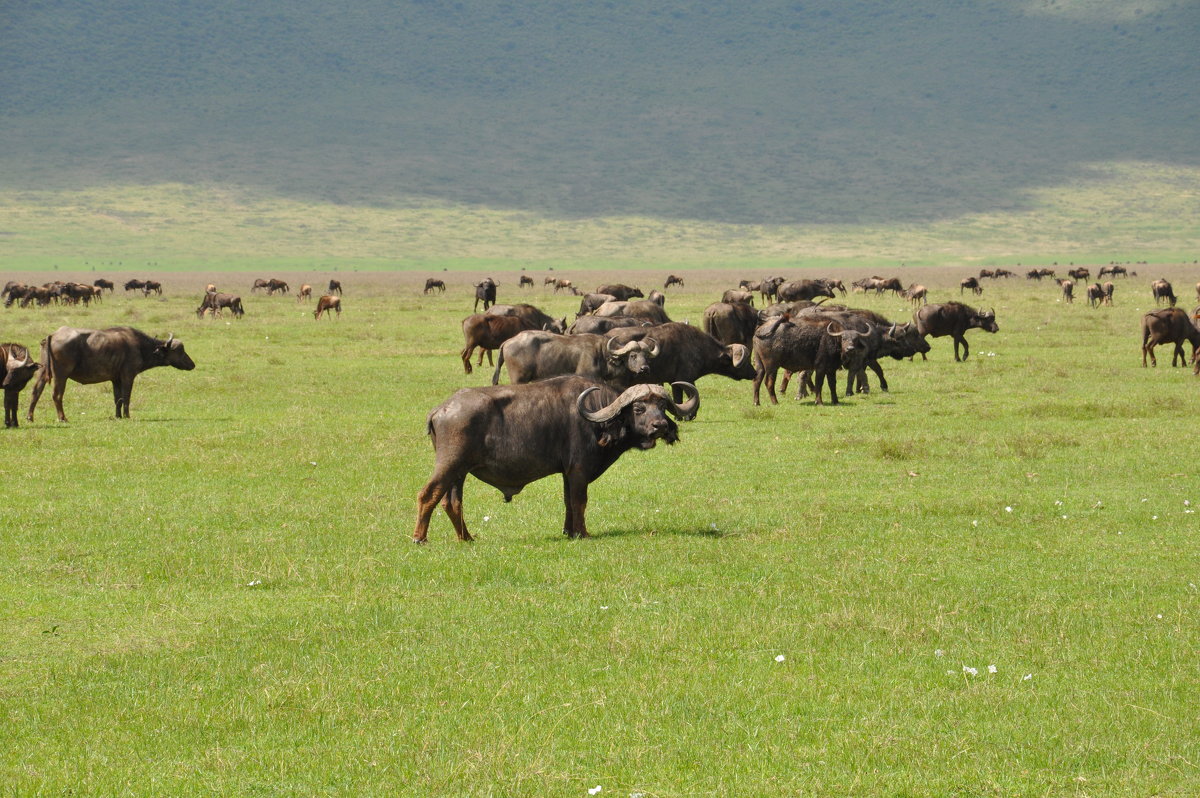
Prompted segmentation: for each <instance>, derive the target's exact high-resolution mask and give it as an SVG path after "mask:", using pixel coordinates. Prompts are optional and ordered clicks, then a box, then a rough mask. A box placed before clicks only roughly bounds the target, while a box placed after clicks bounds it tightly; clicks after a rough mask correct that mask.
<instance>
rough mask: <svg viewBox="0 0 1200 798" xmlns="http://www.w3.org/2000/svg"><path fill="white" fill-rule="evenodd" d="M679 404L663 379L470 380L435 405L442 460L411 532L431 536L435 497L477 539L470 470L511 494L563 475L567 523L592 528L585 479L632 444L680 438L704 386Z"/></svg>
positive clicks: (434, 433)
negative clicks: (465, 507) (621, 382)
mask: <svg viewBox="0 0 1200 798" xmlns="http://www.w3.org/2000/svg"><path fill="white" fill-rule="evenodd" d="M676 387H677V389H679V390H681V391H683V392H685V393H687V394H689V398H688V400H687V401H686V402H683V403H679V404H677V403H676V402H675V401H672V399H671V397H670V396H668V395H667V392H666V391H665V390H664V389H663V388H662V387H661V386H657V385H636V386H634V387H632V388H629V389H627V390H625V391H623V392H621V393H620V394H618V393H617V392H616V391H615V390H613V389H612V388H610V387H608V386H607V385H604V384H603V383H599V382H596V381H594V380H589V379H586V378H584V377H577V376H567V377H557V378H554V379H549V380H545V381H543V382H537V383H532V384H528V385H503V386H485V387H482V388H463V389H462V390H459V391H457V392H456V393H455V394H454V395H453V396H451V397H450V398H449V399H447V400H446V401H445V402H443V403H442V404H441V405H439V406H438V407H436V408H434V409H433V410H432V411H431V412H430V413H429V418H428V421H427V422H426V429H427V430H428V432H429V435H430V437H431V438H432V440H433V448H434V453H435V462H434V467H433V474H432V475H431V476H430V478H429V482H428V483H427V484H426V485H425V487H424V488H422V489H421V492H420V493H419V494H418V495H417V524H416V528H415V529H414V530H413V540H414V541H415V542H417V543H424V542H425V541H426V537H427V535H428V533H429V519H430V516H432V515H433V510H434V508H435V507H436V506H437V504H438V502H439V501H440V502H441V503H442V507H443V508H445V510H446V515H447V516H449V518H450V523H451V524H453V525H454V531H455V533H457V535H458V539H459V540H471V534H470V533H469V532H468V531H467V525H466V523H465V522H464V521H463V512H462V499H463V496H462V495H463V483H464V482H465V481H466V478H467V475H468V474H471V475H473V476H475V477H476V478H477V479H479V480H480V481H482V482H486V483H487V484H489V485H491V486H492V487H494V488H496V489H497V490H499V491H500V492H501V493H502V494H504V500H505V501H512V497H513V496H515V495H517V494H518V493H520V492H521V490H522V489H523V488H524V487H525V486H526V485H528V484H529V483H530V482H535V481H537V480H539V479H541V478H543V477H548V476H550V475H552V474H562V475H563V502H564V503H565V504H566V518H565V519H564V521H563V533H564V534H565V535H567V536H568V537H570V538H585V537H587V536H588V531H587V524H586V522H585V520H584V515H585V513H586V511H587V493H588V485H589V484H591V483H592V482H594V481H595V480H596V479H598V478H599V477H600V476H601V475H602V474H603V473H604V472H605V471H606V470H608V468H609V466H611V465H612V464H613V463H615V462H616V461H617V459H618V458H620V456H621V455H622V454H624V453H625V452H627V451H628V450H630V449H633V448H637V449H652V448H654V446H655V444H656V443H658V441H659V440H663V441H665V442H666V443H668V444H671V443H674V442H675V441H677V440H679V427H678V426H677V425H676V424H675V422H674V421H672V420H671V419H669V418H667V415H666V414H667V413H670V414H671V415H673V416H675V417H676V418H678V419H680V420H687V419H691V418H694V417H695V415H696V411H697V410H698V409H699V408H700V392H699V391H697V390H696V387H695V386H694V385H687V384H683V383H680V384H679V385H678V386H676Z"/></svg>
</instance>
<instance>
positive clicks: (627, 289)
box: [592, 283, 646, 302]
mask: <svg viewBox="0 0 1200 798" xmlns="http://www.w3.org/2000/svg"><path fill="white" fill-rule="evenodd" d="M592 293H595V294H612V295H613V296H615V297H616V298H617V299H618V300H619V301H621V302H626V301H628V300H630V299H640V298H642V297H644V296H646V295H645V294H643V293H642V289H640V288H635V287H633V286H631V285H624V284H623V283H609V284H607V285H602V286H600V287H599V288H597V289H596V290H595V291H593V292H592Z"/></svg>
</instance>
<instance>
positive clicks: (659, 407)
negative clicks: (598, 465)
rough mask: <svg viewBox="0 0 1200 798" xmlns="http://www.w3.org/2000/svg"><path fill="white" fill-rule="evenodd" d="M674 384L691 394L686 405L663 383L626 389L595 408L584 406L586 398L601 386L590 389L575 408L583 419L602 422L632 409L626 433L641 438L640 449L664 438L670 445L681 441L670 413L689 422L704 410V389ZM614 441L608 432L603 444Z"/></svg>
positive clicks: (604, 436) (686, 384) (605, 422)
mask: <svg viewBox="0 0 1200 798" xmlns="http://www.w3.org/2000/svg"><path fill="white" fill-rule="evenodd" d="M672 385H673V386H674V387H676V388H679V389H680V390H681V391H683V392H684V393H686V394H687V395H688V399H687V400H686V401H684V402H683V403H682V404H676V403H675V401H674V400H673V399H671V395H670V393H669V392H668V391H667V390H666V389H665V388H663V387H662V386H661V385H635V386H633V387H632V388H628V389H626V390H625V391H624V392H622V393H621V395H620V396H618V397H617V398H616V399H614V400H613V401H612V402H611V403H610V404H609V405H608V406H607V407H602V408H600V409H599V410H594V411H593V410H586V409H584V400H585V399H587V397H588V394H590V393H592V392H593V391H598V390H599V388H588V389H587V390H585V391H583V393H581V394H579V398H578V399H577V400H576V401H575V407H576V408H577V409H578V410H579V415H581V416H583V418H585V419H587V420H588V421H590V422H592V423H593V424H602V425H603V424H610V423H612V422H613V421H615V420H616V419H617V418H618V417H619V416H621V415H622V413H623V412H624V411H625V410H626V408H628V410H629V415H628V418H627V420H626V421H625V423H624V424H623V425H622V426H623V427H624V431H625V433H626V434H630V435H632V436H633V437H634V438H636V439H637V444H636V445H637V446H638V448H640V449H653V448H654V446H655V444H656V443H658V440H659V439H660V438H661V439H663V440H664V441H666V442H667V443H668V444H671V443H674V442H675V441H677V440H679V427H678V425H676V424H675V422H674V421H672V420H671V419H669V418H667V415H666V414H667V413H670V414H671V415H673V416H675V418H677V419H680V420H681V421H688V420H690V419H692V418H695V416H696V411H697V410H699V409H700V392H699V391H698V390H696V386H695V385H692V384H691V383H690V382H675V383H672ZM610 440H611V438H610V435H609V433H607V432H605V433H604V434H603V436H602V437H601V439H600V443H601V445H606V444H607V443H608V442H609V441H610Z"/></svg>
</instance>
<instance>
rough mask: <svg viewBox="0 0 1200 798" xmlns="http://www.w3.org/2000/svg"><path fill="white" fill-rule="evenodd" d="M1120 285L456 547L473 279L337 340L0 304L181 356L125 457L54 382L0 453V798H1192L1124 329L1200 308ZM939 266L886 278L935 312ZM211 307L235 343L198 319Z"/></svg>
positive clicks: (1176, 485) (279, 323)
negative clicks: (898, 281) (443, 493)
mask: <svg viewBox="0 0 1200 798" xmlns="http://www.w3.org/2000/svg"><path fill="white" fill-rule="evenodd" d="M77 268H79V269H80V270H79V271H78V272H76V273H74V274H75V276H79V277H81V278H83V277H86V278H87V280H88V282H90V281H91V279H93V278H94V277H95V276H108V277H112V278H117V277H126V276H132V274H133V273H134V271H135V269H136V270H137V271H136V273H137V274H138V276H151V273H150V272H149V271H148V270H147V269H146V268H144V267H142V266H140V265H139V266H137V267H133V268H129V267H127V268H126V269H125V270H124V272H120V270H118V269H116V268H111V267H110V268H106V267H104V266H101V267H100V268H99V269H98V270H97V271H96V272H95V273H93V272H92V271H90V270H89V269H83V268H82V267H77ZM1139 268H1140V271H1141V274H1140V276H1139V277H1137V278H1131V279H1129V280H1128V281H1119V282H1118V287H1117V293H1116V305H1115V307H1112V308H1101V309H1091V308H1089V307H1087V305H1086V303H1085V302H1083V301H1082V300H1080V301H1077V302H1076V303H1075V304H1074V305H1072V306H1066V305H1063V304H1062V303H1061V302H1059V301H1058V300H1059V295H1058V291H1057V289H1056V287H1055V286H1054V285H1053V284H1050V283H1042V284H1031V283H1028V282H1027V281H1025V280H1023V279H1022V280H1010V281H1008V282H1001V283H991V282H989V283H987V285H986V293H985V294H984V297H983V298H982V300H981V301H980V302H979V304H982V305H985V306H994V307H995V309H996V312H997V316H998V321H999V324H1000V332H999V334H997V335H994V336H990V335H987V334H984V333H980V332H978V331H974V332H972V333H971V334H970V340H971V345H972V355H971V358H970V359H969V360H968V361H967V362H965V363H955V362H954V361H953V357H952V354H951V350H950V344H949V341H948V339H938V340H935V341H933V345H934V349H933V351H932V352H931V353H930V357H929V360H928V361H926V362H922V361H920V360H919V359H918V360H917V361H916V362H914V363H908V362H902V363H891V364H885V368H886V369H887V372H888V375H889V381H890V382H891V385H892V391H891V392H890V393H889V394H881V393H879V392H878V391H874V392H872V393H871V394H870V395H868V396H861V397H851V398H849V399H847V400H846V401H845V402H844V403H843V404H842V405H840V406H837V407H830V406H824V407H815V406H814V405H813V404H812V403H811V401H806V402H797V401H795V400H794V399H792V398H788V399H787V400H786V401H783V402H781V404H780V405H779V406H778V407H772V406H767V405H764V406H763V407H762V408H754V407H753V406H752V405H751V386H750V384H749V383H748V382H738V383H735V382H732V381H729V380H725V379H722V378H717V377H708V378H705V379H703V380H701V381H700V384H699V387H700V390H701V396H702V407H701V410H700V413H699V417H698V418H697V419H696V420H695V421H693V422H691V423H689V424H686V425H683V426H682V440H681V441H680V442H679V443H678V444H677V445H675V446H673V447H665V446H660V447H658V448H656V449H654V450H652V451H649V452H631V453H629V454H627V455H626V456H625V457H624V458H622V460H621V461H620V462H619V463H618V464H617V465H616V466H614V467H613V468H612V469H611V470H610V471H609V473H608V474H606V475H605V476H604V477H603V478H602V479H601V480H599V481H598V482H596V483H594V484H593V486H592V490H591V501H590V505H589V514H588V520H589V527H590V529H591V531H592V533H593V535H594V538H593V539H590V540H587V541H579V542H571V541H568V540H566V539H565V538H564V537H563V536H562V535H561V533H560V531H559V530H560V529H561V521H562V519H561V514H562V510H561V508H562V502H561V486H560V483H559V481H558V480H556V479H547V480H544V481H542V482H539V483H535V484H533V485H531V486H529V488H527V489H526V491H525V492H524V493H522V494H521V495H520V496H518V497H517V498H516V499H515V500H514V501H513V503H512V504H505V503H504V502H503V501H502V499H501V496H500V494H499V493H497V492H496V491H494V490H492V489H490V488H488V487H486V486H484V485H482V483H479V482H477V481H474V480H470V481H468V483H467V487H466V494H465V511H466V518H467V522H468V525H469V526H470V528H471V530H472V532H473V534H475V535H476V537H477V538H478V540H477V542H476V543H474V544H461V543H458V542H457V541H456V540H455V539H454V535H453V531H452V530H451V528H450V525H449V522H448V520H447V519H446V518H445V516H444V514H443V513H442V512H441V511H440V510H439V511H438V512H437V513H436V514H435V516H434V521H433V525H432V528H431V531H430V543H429V545H427V546H423V547H417V546H413V545H412V544H411V543H410V542H409V537H410V535H411V532H412V526H413V521H414V503H415V496H416V493H417V491H418V490H419V489H420V487H421V486H422V485H423V484H424V482H425V480H426V479H427V477H428V475H429V472H430V469H431V466H432V449H431V446H430V444H429V441H428V440H427V438H426V435H425V423H424V419H425V414H426V413H427V412H428V410H429V409H430V408H432V407H433V406H435V405H436V404H438V403H440V402H441V401H442V400H443V399H444V398H446V397H447V396H448V395H449V394H450V393H451V392H452V391H454V390H455V389H456V388H458V387H461V386H463V385H477V384H482V383H484V382H485V381H486V380H487V378H488V376H489V374H490V372H489V370H488V369H486V367H485V368H484V369H481V370H477V371H476V373H475V374H473V375H471V376H470V377H467V376H465V375H464V374H463V373H462V368H461V364H460V363H459V360H458V351H459V349H460V348H461V346H462V342H461V334H460V331H459V325H458V322H459V320H460V319H461V318H462V317H463V316H465V315H466V314H467V312H469V310H470V303H471V300H470V294H469V288H468V285H467V283H468V280H469V279H470V278H471V277H472V276H473V275H472V274H471V273H465V272H464V273H461V274H459V273H453V274H451V275H449V276H447V281H448V282H449V284H450V290H449V291H448V292H447V293H446V295H445V296H434V297H423V296H421V294H420V292H419V286H420V285H421V284H422V283H423V280H424V277H425V276H427V275H426V274H425V273H420V272H402V273H385V272H371V273H367V272H363V273H360V274H353V273H350V274H346V273H344V272H343V273H340V274H338V275H337V276H339V277H340V279H342V280H343V282H344V284H345V286H346V296H345V299H344V305H345V312H344V313H343V315H342V318H341V320H340V321H328V322H327V321H321V322H316V321H314V320H313V318H312V314H311V306H298V305H297V304H296V301H295V299H294V298H292V297H284V298H278V297H276V298H266V297H260V296H252V295H250V293H249V285H250V282H251V279H252V278H253V277H257V276H270V275H269V274H268V273H266V272H263V273H261V274H260V273H258V271H257V270H256V272H255V273H249V270H247V271H246V272H244V273H243V272H238V273H231V272H225V271H221V270H220V269H219V268H218V267H214V271H213V272H212V273H196V274H181V273H166V274H164V275H163V277H164V284H165V288H166V295H165V297H164V298H163V299H161V300H157V299H144V298H142V297H140V296H133V295H128V296H126V295H122V294H121V293H120V291H119V290H118V294H117V295H115V296H113V297H111V298H108V299H106V300H105V302H104V303H103V305H101V306H99V307H93V308H91V309H86V310H75V309H68V308H57V307H52V308H48V309H41V310H34V309H27V310H21V309H19V308H11V309H8V310H0V313H3V321H4V325H3V326H4V334H3V340H14V341H19V342H23V343H25V344H27V345H30V346H34V345H36V343H37V341H39V340H40V339H41V338H42V337H44V336H45V335H46V334H48V333H49V332H51V331H53V330H54V329H55V328H56V327H58V326H59V325H61V324H71V325H74V326H81V327H101V326H108V325H111V324H130V325H133V326H136V327H139V328H141V329H143V330H145V331H147V332H149V333H151V334H155V335H165V334H166V333H168V332H173V333H174V334H175V336H176V337H177V338H180V339H181V340H183V341H184V342H185V344H186V346H187V350H188V352H189V353H190V354H191V355H192V357H193V358H194V359H195V361H196V363H197V368H196V369H195V371H193V372H190V373H183V372H177V371H173V370H167V369H157V370H154V371H151V372H147V373H146V374H144V375H142V376H141V377H140V378H139V379H138V381H137V384H136V385H135V387H134V390H133V401H132V416H133V417H132V419H130V420H128V421H119V422H118V421H115V420H112V419H111V418H110V416H111V414H112V399H111V391H109V389H108V388H107V386H81V385H77V384H74V383H72V384H70V385H69V386H68V388H67V392H66V411H67V414H68V417H69V418H70V422H69V423H68V424H65V425H64V424H60V423H58V422H57V421H55V420H54V413H53V404H52V403H51V401H50V396H49V393H48V392H47V394H46V395H44V396H43V399H42V402H41V403H40V404H39V406H38V408H37V416H36V421H35V422H34V423H32V424H28V423H24V422H23V423H22V426H21V428H20V429H17V430H6V431H5V432H4V433H3V437H4V443H5V448H6V452H7V456H6V457H5V458H4V459H3V464H2V465H0V469H2V471H3V477H4V483H5V485H6V491H5V493H6V497H5V509H4V511H3V532H2V537H0V540H2V543H3V545H2V546H0V607H2V608H3V612H2V613H0V640H3V642H2V643H0V695H2V696H3V700H2V701H0V712H2V716H0V729H3V731H2V732H0V739H2V740H3V741H4V744H3V745H2V746H0V784H3V785H4V790H3V791H4V792H6V793H10V794H17V795H68V794H70V795H197V794H215V795H272V796H276V795H278V796H282V795H496V796H502V795H503V796H509V795H531V796H533V795H539V796H541V795H565V796H572V795H580V796H582V795H587V794H588V791H589V790H591V789H594V788H595V787H596V786H601V787H602V788H603V791H602V792H601V793H599V794H600V795H601V796H611V795H615V796H629V795H635V794H640V795H643V796H647V797H649V796H684V795H747V796H749V795H887V796H894V795H906V796H907V795H912V796H947V795H961V796H979V795H997V796H1000V795H1003V796H1010V795H1039V796H1046V795H1052V796H1057V795H1071V796H1084V795H1088V796H1101V795H1103V796H1113V795H1116V796H1126V795H1128V796H1151V795H1155V796H1190V795H1195V794H1196V793H1197V792H1198V791H1200V771H1198V768H1197V765H1198V764H1200V722H1198V721H1197V719H1196V712H1195V707H1196V706H1197V705H1200V678H1198V677H1200V666H1198V664H1197V662H1198V660H1197V654H1198V651H1200V632H1198V629H1200V624H1198V623H1197V620H1198V618H1197V616H1198V614H1200V588H1198V587H1197V585H1200V567H1198V563H1200V544H1198V543H1197V540H1196V534H1195V530H1196V528H1197V524H1196V521H1195V518H1196V516H1195V514H1194V513H1193V510H1194V509H1195V508H1196V506H1197V505H1200V484H1198V483H1197V480H1196V471H1195V468H1194V466H1193V464H1192V458H1191V452H1193V451H1195V450H1196V449H1197V443H1198V442H1200V440H1198V438H1200V436H1198V434H1197V433H1196V431H1195V430H1194V429H1193V428H1192V427H1191V426H1190V422H1189V421H1188V420H1187V419H1189V418H1192V417H1194V411H1195V407H1196V396H1197V391H1198V390H1200V384H1198V382H1197V378H1196V377H1194V376H1193V375H1192V373H1191V370H1190V369H1179V368H1176V369H1172V368H1170V367H1167V363H1169V360H1170V355H1169V352H1164V351H1161V350H1160V353H1159V354H1160V358H1159V359H1160V365H1159V367H1158V368H1157V369H1153V370H1150V369H1146V370H1144V369H1142V367H1141V363H1140V353H1139V343H1140V342H1139V336H1138V320H1139V318H1140V316H1141V314H1142V312H1144V311H1145V310H1146V309H1147V307H1148V305H1149V291H1148V287H1147V285H1148V282H1149V280H1150V279H1152V278H1154V277H1158V276H1160V274H1163V275H1165V276H1167V277H1168V278H1170V279H1172V280H1173V281H1174V282H1175V285H1176V290H1177V292H1178V293H1180V295H1181V296H1183V297H1184V300H1183V304H1185V306H1187V307H1190V306H1191V304H1192V302H1191V298H1190V297H1191V294H1192V288H1191V286H1192V284H1193V283H1194V282H1195V280H1197V279H1200V269H1198V267H1195V266H1191V265H1187V266H1184V265H1182V264H1178V263H1175V264H1155V265H1151V266H1145V267H1139ZM437 273H438V274H440V269H439V270H438V272H437ZM557 273H560V274H564V275H566V276H570V270H569V269H567V268H565V267H564V268H562V269H560V270H559V271H558V272H557ZM665 273H666V270H665V269H663V270H659V269H657V268H655V269H646V268H644V267H643V268H642V270H641V271H633V272H630V273H629V274H628V276H629V279H630V280H631V281H637V282H640V283H641V284H642V286H643V287H649V286H651V285H654V284H658V285H661V280H662V279H663V277H664V276H665ZM867 273H869V268H868V267H864V268H854V269H845V270H843V271H842V272H839V273H838V276H842V277H843V278H845V279H847V282H849V280H851V279H855V278H857V277H861V276H865V274H867ZM966 273H967V271H966V269H965V268H963V269H952V268H942V269H925V270H918V269H912V268H910V269H909V270H908V271H906V273H905V278H906V280H907V279H908V278H909V277H911V278H912V279H914V280H921V281H922V282H925V284H926V285H929V286H930V287H931V299H933V300H934V301H937V300H945V299H948V298H951V297H953V298H956V299H957V298H958V295H957V288H956V286H957V283H958V280H959V278H960V277H962V276H965V274H966ZM542 275H543V272H537V273H536V274H535V277H536V278H537V279H538V282H539V283H540V282H541V279H540V278H541V276H542ZM51 276H53V275H50V274H47V275H39V277H42V278H44V279H50V277H51ZM68 276H70V275H68ZM281 276H285V277H290V278H291V282H292V284H293V286H295V285H296V284H298V283H299V282H300V281H302V280H307V281H308V282H311V283H313V284H314V285H315V286H318V290H319V287H321V286H323V285H324V284H325V282H326V281H327V280H328V279H329V277H331V276H335V275H334V274H333V273H332V272H329V271H320V272H316V271H314V272H312V273H310V274H303V273H296V274H288V275H281ZM497 276H498V277H499V278H500V279H501V283H502V286H501V295H500V299H501V301H515V300H516V298H517V297H518V294H517V289H516V288H515V285H516V280H517V273H516V272H505V273H503V274H498V275H497ZM584 276H585V278H586V279H587V281H588V282H589V283H590V282H599V280H598V279H595V280H593V279H592V277H591V276H588V275H587V274H585V275H584ZM742 276H744V277H758V276H761V275H759V274H757V273H756V272H751V273H748V274H746V273H741V272H735V271H725V272H719V271H715V270H695V271H692V272H689V273H688V274H687V275H686V277H687V280H688V285H687V288H686V289H684V290H676V289H672V291H671V292H670V295H669V299H668V304H667V310H668V312H669V313H671V315H672V317H673V318H674V319H676V320H685V319H686V320H690V321H692V322H693V323H699V321H700V315H701V310H702V309H703V307H704V306H705V305H707V304H708V303H709V302H710V301H712V299H714V298H716V296H718V295H719V291H720V290H721V289H723V288H725V287H729V286H730V285H732V284H735V283H736V280H737V278H738V277H742ZM209 279H215V281H216V282H217V283H218V284H219V285H220V286H221V288H222V289H223V290H233V291H235V292H238V293H241V294H242V295H243V297H244V299H245V303H246V310H247V315H246V317H245V319H243V320H241V321H236V320H232V319H228V318H226V319H222V320H216V321H214V320H211V319H206V320H203V321H201V320H197V319H196V318H195V315H194V313H193V310H194V308H195V306H196V305H197V304H198V301H199V298H200V291H201V288H202V286H203V285H204V283H206V282H207V281H208V280H209ZM522 296H526V295H522ZM526 298H531V299H532V301H534V302H535V303H536V304H538V305H539V306H541V307H543V308H544V309H546V310H548V311H551V312H553V313H555V314H556V315H561V314H563V313H567V312H568V311H573V309H574V307H575V304H576V302H577V300H576V299H574V298H566V297H563V296H558V297H555V296H554V295H553V294H548V293H545V292H543V289H542V288H541V287H540V285H539V287H538V288H537V289H536V290H534V291H532V292H529V294H528V295H527V296H526ZM851 303H852V304H855V305H859V306H866V307H872V308H875V309H877V310H880V311H881V312H884V313H887V314H889V315H891V316H892V317H893V318H897V319H903V318H905V317H907V315H908V314H909V312H910V310H909V309H908V308H907V307H906V306H905V304H904V303H903V302H902V301H900V300H895V299H892V298H890V297H874V296H870V297H863V296H861V295H859V296H852V297H851ZM28 402H29V390H26V392H25V393H24V394H23V395H22V409H24V407H26V406H27V405H28Z"/></svg>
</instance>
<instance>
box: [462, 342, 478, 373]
mask: <svg viewBox="0 0 1200 798" xmlns="http://www.w3.org/2000/svg"><path fill="white" fill-rule="evenodd" d="M474 354H475V347H474V346H468V347H467V348H466V349H464V350H463V351H462V362H463V371H465V372H467V373H468V374H470V373H471V356H472V355H474ZM480 362H481V363H482V362H483V361H482V360H480Z"/></svg>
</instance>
